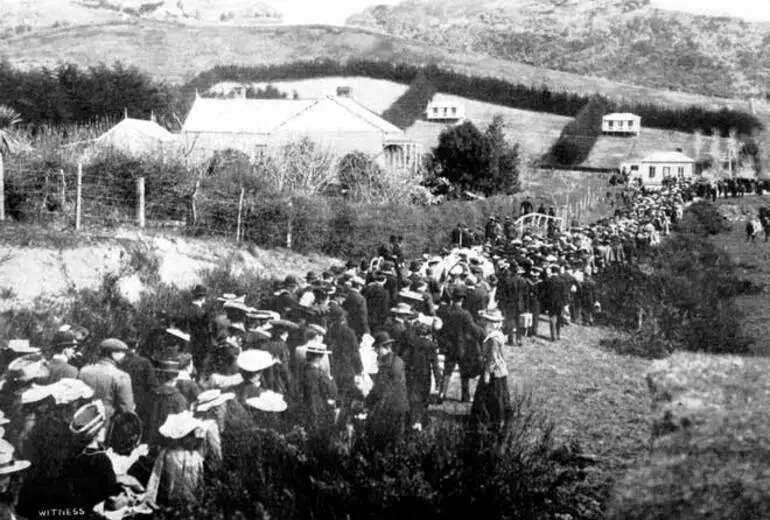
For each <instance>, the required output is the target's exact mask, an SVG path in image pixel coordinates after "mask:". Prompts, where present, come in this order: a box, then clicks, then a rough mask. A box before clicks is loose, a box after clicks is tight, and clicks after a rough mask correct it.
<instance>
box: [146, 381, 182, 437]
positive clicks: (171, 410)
mask: <svg viewBox="0 0 770 520" xmlns="http://www.w3.org/2000/svg"><path fill="white" fill-rule="evenodd" d="M150 395H151V401H150V408H149V414H148V415H147V417H146V418H143V419H142V420H143V421H144V431H143V432H142V433H143V436H144V440H145V442H146V443H147V444H149V445H153V444H157V443H159V442H160V437H161V435H160V433H159V432H158V428H160V427H161V426H162V425H163V423H164V422H166V419H167V418H168V416H169V415H171V414H177V413H182V412H184V411H185V410H187V409H188V406H189V403H188V402H187V399H185V398H184V396H183V395H182V393H181V392H180V391H179V390H178V389H177V388H176V387H172V386H168V385H162V386H159V387H158V388H156V389H155V390H153V391H152V393H151V394H150Z"/></svg>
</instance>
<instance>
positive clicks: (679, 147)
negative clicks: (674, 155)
mask: <svg viewBox="0 0 770 520" xmlns="http://www.w3.org/2000/svg"><path fill="white" fill-rule="evenodd" d="M676 151H677V152H679V153H684V148H682V147H681V146H677V147H676Z"/></svg>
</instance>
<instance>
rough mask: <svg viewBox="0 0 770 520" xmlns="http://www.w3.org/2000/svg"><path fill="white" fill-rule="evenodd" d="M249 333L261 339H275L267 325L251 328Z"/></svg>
mask: <svg viewBox="0 0 770 520" xmlns="http://www.w3.org/2000/svg"><path fill="white" fill-rule="evenodd" d="M249 333H250V334H252V335H254V336H256V337H258V338H261V339H265V340H268V339H273V334H272V333H271V332H270V331H269V330H268V329H266V328H265V327H257V328H255V329H249Z"/></svg>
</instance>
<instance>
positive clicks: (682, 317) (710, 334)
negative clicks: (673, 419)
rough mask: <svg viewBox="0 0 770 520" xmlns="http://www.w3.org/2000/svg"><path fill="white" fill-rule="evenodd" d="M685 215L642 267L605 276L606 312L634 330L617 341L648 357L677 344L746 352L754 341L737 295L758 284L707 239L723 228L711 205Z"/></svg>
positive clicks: (601, 277)
mask: <svg viewBox="0 0 770 520" xmlns="http://www.w3.org/2000/svg"><path fill="white" fill-rule="evenodd" d="M684 221H685V222H686V223H687V224H686V225H685V226H683V227H684V228H685V230H683V231H680V232H678V233H677V235H676V236H675V237H672V238H670V239H668V240H665V241H664V242H663V243H662V244H661V245H660V246H659V247H657V248H654V249H652V250H651V252H650V254H649V256H648V257H647V258H646V259H644V260H643V263H642V264H641V265H642V267H641V268H640V267H637V266H634V265H630V264H624V265H616V266H613V267H611V268H610V269H609V270H607V271H605V272H603V273H601V274H600V275H599V277H598V284H597V285H598V287H599V288H600V291H601V293H602V301H603V302H604V303H605V304H606V307H605V308H606V309H607V310H608V313H607V314H608V318H609V319H610V320H611V322H612V323H614V324H615V325H619V326H623V327H626V328H629V329H632V330H634V329H636V332H635V333H634V334H633V335H632V337H631V339H630V340H629V341H621V342H616V345H614V347H615V348H617V349H619V350H621V351H623V352H627V353H632V354H636V355H644V356H649V357H661V356H665V355H667V354H668V353H670V352H672V351H673V350H676V349H683V350H689V351H696V352H699V351H702V352H710V353H716V354H727V353H729V354H745V353H747V352H748V348H749V346H750V341H749V340H748V339H747V338H746V337H744V336H743V335H742V333H741V330H740V320H741V315H740V313H739V311H738V309H737V307H736V306H735V305H734V302H733V298H734V297H735V296H738V295H740V294H747V293H751V292H755V291H756V290H758V288H757V287H756V286H753V285H752V284H750V283H746V282H745V281H743V280H741V279H739V278H738V276H737V274H736V271H735V266H734V265H732V263H731V262H730V259H729V257H728V256H727V254H726V253H725V252H724V251H723V250H721V249H719V248H718V247H717V246H715V245H714V244H713V243H712V242H711V241H710V240H709V238H708V235H709V234H715V233H719V232H721V231H723V230H724V228H722V227H721V226H722V225H723V222H722V219H721V215H719V212H718V211H717V210H716V208H714V207H713V205H711V204H709V203H706V202H699V203H696V204H693V205H692V206H690V207H689V208H688V209H687V211H686V212H685V219H684Z"/></svg>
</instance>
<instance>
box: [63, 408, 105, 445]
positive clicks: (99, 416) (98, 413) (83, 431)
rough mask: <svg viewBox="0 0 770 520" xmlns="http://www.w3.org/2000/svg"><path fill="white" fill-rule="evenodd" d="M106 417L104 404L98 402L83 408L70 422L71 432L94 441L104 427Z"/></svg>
mask: <svg viewBox="0 0 770 520" xmlns="http://www.w3.org/2000/svg"><path fill="white" fill-rule="evenodd" d="M105 421H106V415H105V411H104V403H102V401H101V400H96V401H94V402H92V403H88V404H87V405H85V406H82V407H81V408H79V409H78V411H77V412H75V415H74V416H73V417H72V421H70V432H72V433H73V434H75V435H77V436H78V437H81V438H83V439H87V440H89V439H92V438H93V437H94V436H95V435H96V434H97V433H99V430H100V429H101V428H102V427H103V426H104V423H105Z"/></svg>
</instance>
